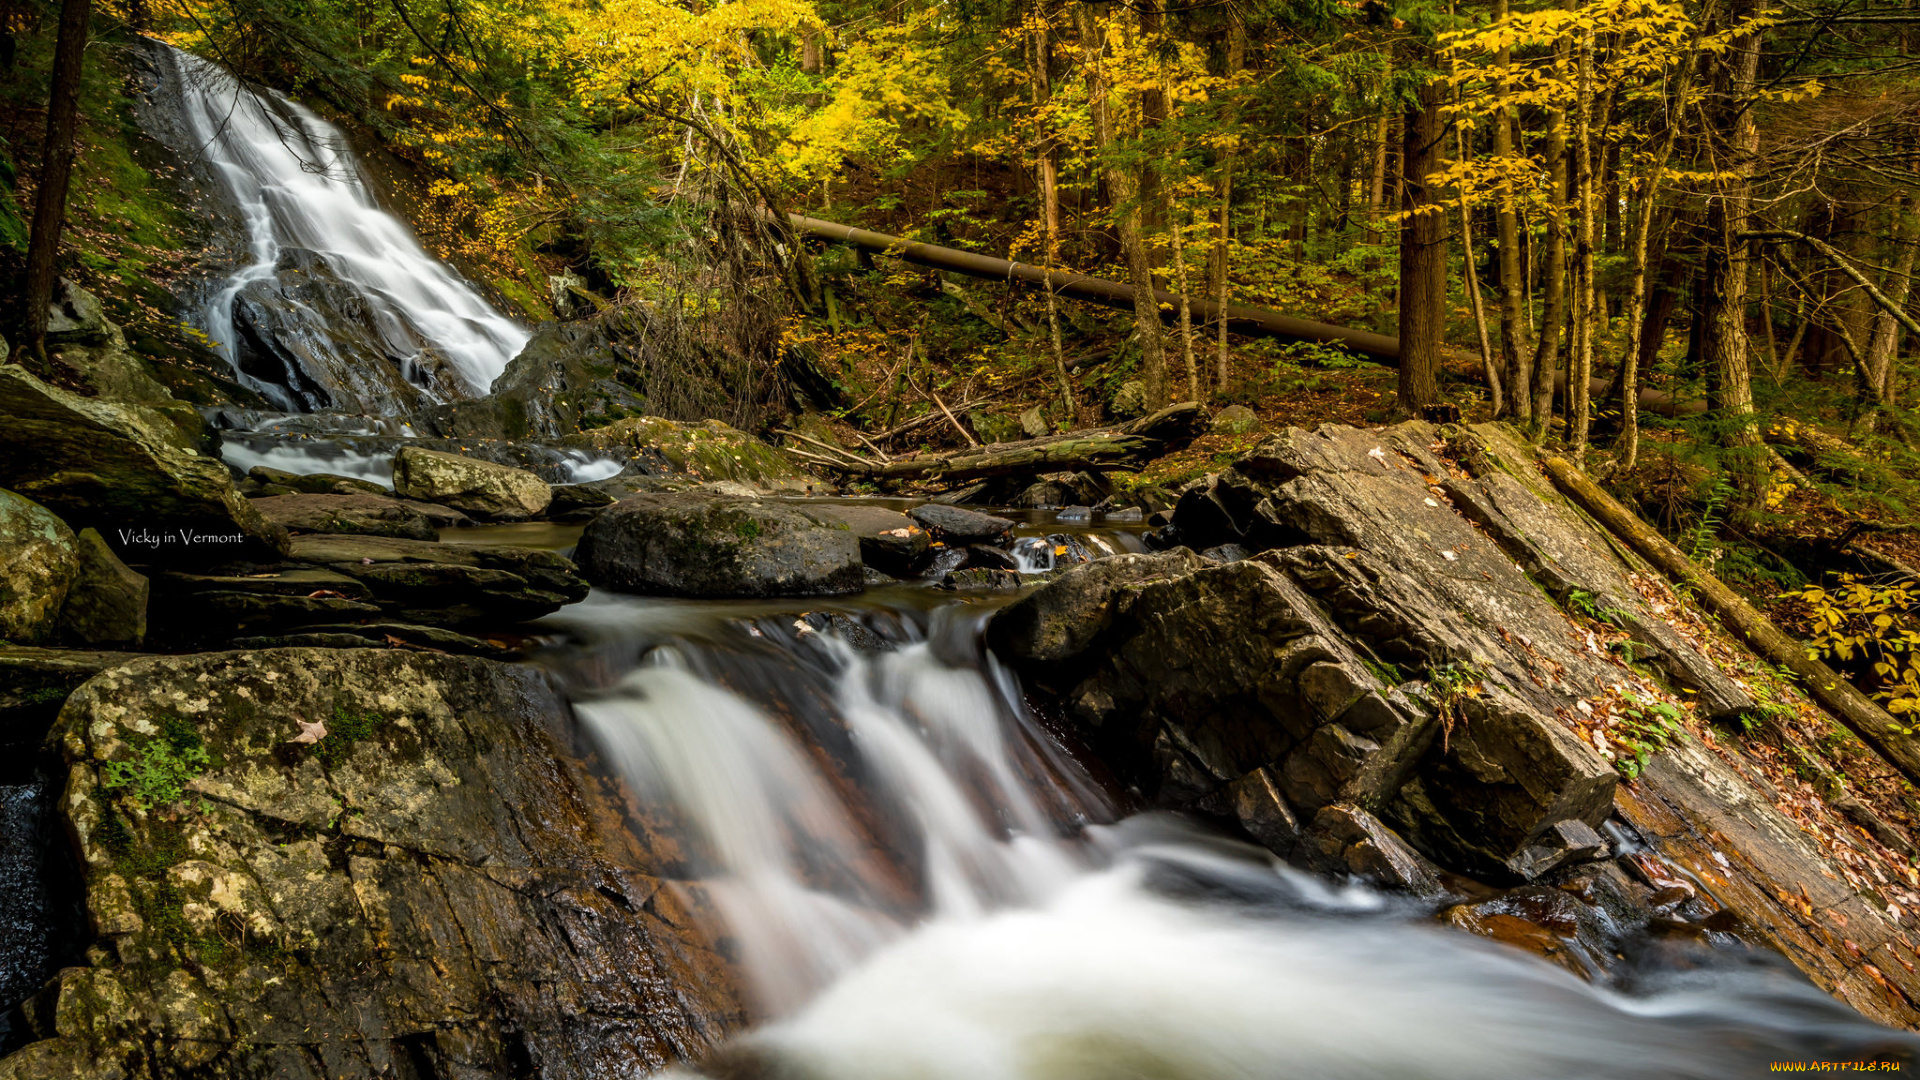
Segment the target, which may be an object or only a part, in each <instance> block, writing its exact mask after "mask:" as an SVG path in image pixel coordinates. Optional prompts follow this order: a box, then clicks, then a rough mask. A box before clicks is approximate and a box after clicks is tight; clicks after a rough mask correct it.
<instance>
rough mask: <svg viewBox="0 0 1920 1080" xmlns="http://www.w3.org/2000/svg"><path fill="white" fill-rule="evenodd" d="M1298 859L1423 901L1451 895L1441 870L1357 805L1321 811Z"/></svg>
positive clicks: (1304, 837)
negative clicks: (1410, 894)
mask: <svg viewBox="0 0 1920 1080" xmlns="http://www.w3.org/2000/svg"><path fill="white" fill-rule="evenodd" d="M1294 860H1295V861H1297V862H1300V863H1302V864H1304V865H1305V866H1307V867H1308V868H1309V869H1312V870H1315V871H1318V872H1320V873H1323V874H1348V875H1351V876H1353V877H1357V878H1360V879H1362V880H1364V881H1369V882H1372V883H1373V884H1376V885H1380V886H1383V887H1385V888H1389V889H1397V890H1399V891H1401V892H1406V893H1412V894H1413V895H1414V896H1418V897H1420V898H1422V899H1427V900H1433V899H1438V898H1440V897H1443V896H1446V895H1448V894H1449V890H1448V888H1447V886H1446V885H1445V883H1444V882H1443V881H1442V878H1441V873H1440V868H1439V867H1436V866H1434V865H1433V864H1432V863H1430V862H1428V861H1427V860H1426V858H1425V857H1423V856H1422V855H1421V854H1420V853H1419V852H1417V851H1415V850H1413V848H1412V847H1411V846H1410V845H1408V844H1407V842H1406V841H1405V840H1402V839H1400V837H1399V835H1398V834H1396V833H1395V832H1394V831H1393V830H1392V829H1389V828H1388V827H1387V826H1386V824H1385V823H1384V822H1382V821H1381V820H1380V819H1379V818H1376V817H1374V816H1373V815H1372V814H1369V813H1367V812H1366V811H1365V810H1362V809H1360V808H1359V807H1357V806H1350V805H1346V804H1335V805H1332V806H1326V807H1322V808H1321V810H1320V812H1319V813H1317V814H1315V815H1314V817H1313V823H1312V824H1311V825H1309V826H1308V827H1307V829H1306V831H1305V832H1304V833H1303V834H1302V836H1301V837H1300V844H1299V846H1298V847H1296V848H1295V849H1294Z"/></svg>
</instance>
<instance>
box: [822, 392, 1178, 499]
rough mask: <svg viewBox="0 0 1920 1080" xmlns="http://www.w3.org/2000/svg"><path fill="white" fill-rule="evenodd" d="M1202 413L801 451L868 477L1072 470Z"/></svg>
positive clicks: (1110, 459) (1153, 445)
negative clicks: (961, 442) (978, 442)
mask: <svg viewBox="0 0 1920 1080" xmlns="http://www.w3.org/2000/svg"><path fill="white" fill-rule="evenodd" d="M1205 415H1206V414H1205V410H1203V409H1201V407H1200V403H1199V402H1197V401H1183V402H1180V403H1179V404H1177V405H1169V406H1167V407H1166V408H1164V409H1161V410H1160V411H1158V412H1155V413H1152V414H1151V415H1148V416H1144V417H1141V418H1140V419H1138V420H1135V421H1133V422H1132V423H1129V424H1122V425H1119V426H1117V427H1106V428H1089V429H1086V430H1082V431H1070V432H1067V433H1066V434H1064V435H1049V436H1046V437H1045V438H1040V439H1022V440H1020V441H1019V442H1005V443H994V444H992V445H991V446H969V447H966V448H964V449H959V450H951V451H940V452H935V453H928V454H915V455H913V456H911V457H895V458H893V459H891V460H889V461H874V460H870V459H865V458H860V457H858V455H855V454H853V453H851V452H850V451H844V450H843V451H841V454H842V455H844V456H845V457H847V458H849V459H850V460H848V461H840V460H838V459H832V458H827V457H823V456H819V455H811V454H806V455H802V456H803V457H804V458H805V459H806V460H807V461H808V462H809V463H810V464H813V465H817V466H819V467H820V468H823V469H828V470H831V471H833V472H837V473H841V474H843V475H847V476H860V477H865V478H868V479H872V480H912V479H918V478H920V477H939V478H940V479H942V480H952V481H965V480H981V479H986V478H987V477H993V476H1013V475H1018V474H1022V473H1043V472H1071V471H1075V470H1079V469H1098V468H1102V467H1105V466H1110V465H1118V464H1120V463H1122V462H1126V461H1133V460H1137V459H1139V458H1143V457H1147V456H1149V455H1151V454H1157V453H1161V452H1164V451H1165V450H1167V449H1169V448H1171V447H1174V446H1178V445H1179V444H1180V443H1181V442H1182V441H1184V440H1185V439H1189V438H1191V437H1192V435H1193V432H1194V430H1195V429H1196V427H1197V426H1198V422H1199V420H1200V418H1202V417H1203V416H1205ZM791 452H792V451H789V453H791Z"/></svg>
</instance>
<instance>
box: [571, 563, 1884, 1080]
mask: <svg viewBox="0 0 1920 1080" xmlns="http://www.w3.org/2000/svg"><path fill="white" fill-rule="evenodd" d="M1046 539H1047V540H1048V541H1049V542H1050V543H1051V541H1053V540H1054V539H1055V538H1053V537H1048V538H1046ZM1032 557H1033V558H1034V559H1035V560H1036V561H1038V560H1039V555H1038V553H1037V552H1036V553H1035V554H1034V555H1033V556H1032ZM917 595H919V596H921V597H922V598H923V599H920V600H914V599H903V598H900V597H895V598H893V599H891V600H880V599H875V598H873V597H869V598H866V599H863V600H860V601H850V602H831V601H823V602H821V604H820V606H818V607H816V608H815V609H814V610H812V611H811V612H806V613H801V612H797V611H796V610H795V604H796V602H786V603H785V604H782V603H780V602H744V601H742V602H724V603H701V602H689V601H651V600H641V599H637V598H619V597H608V596H605V595H596V597H595V598H593V599H591V600H589V601H588V602H587V603H585V604H582V605H580V606H579V607H578V608H575V609H569V610H568V611H566V612H562V613H561V614H559V615H556V616H554V617H552V620H551V621H553V622H554V623H555V624H557V625H558V626H559V627H563V628H565V629H567V630H568V631H570V632H571V634H572V636H573V637H575V638H576V640H578V641H580V642H582V643H583V645H584V648H581V649H565V650H561V651H560V652H558V653H556V655H555V658H554V662H555V664H556V666H557V667H558V668H559V670H560V671H561V673H562V675H563V677H565V678H567V679H569V680H570V681H572V682H573V683H574V684H575V685H576V686H577V687H578V688H579V689H578V690H577V692H576V709H577V712H578V714H579V716H580V718H581V720H582V723H583V725H584V728H585V731H586V733H587V735H588V736H589V738H590V740H591V742H592V743H593V744H595V745H596V746H598V747H599V749H600V751H601V755H602V757H603V759H604V760H605V761H606V762H607V763H608V764H609V765H610V766H611V767H612V768H613V769H614V770H615V771H616V772H617V773H619V774H620V775H621V776H622V777H623V778H624V779H625V780H626V781H627V786H628V789H629V790H630V791H631V793H632V796H633V800H634V802H633V808H634V812H635V814H636V818H637V820H639V821H640V822H641V823H642V824H643V826H644V827H646V828H648V829H650V830H653V829H657V830H661V831H662V832H663V833H664V834H666V835H669V836H673V837H676V838H678V839H679V841H680V848H681V850H684V851H685V852H686V853H687V854H686V856H685V859H684V864H683V865H680V866H677V867H672V868H668V870H667V872H668V874H669V875H670V876H672V877H673V878H675V879H676V880H677V881H678V884H677V885H676V886H675V887H676V888H678V889H680V890H682V891H683V894H684V895H685V898H686V899H687V900H688V901H689V902H688V907H689V908H690V909H691V910H694V911H696V912H705V913H707V917H708V918H709V919H710V920H711V921H710V923H709V925H708V930H709V932H710V933H711V934H712V935H713V937H714V938H715V940H716V941H720V942H723V943H726V945H725V946H723V947H730V948H731V950H732V955H734V956H736V957H737V958H738V961H739V965H740V968H741V969H742V972H743V974H744V976H745V977H746V979H747V981H748V982H749V984H750V990H751V991H752V993H753V996H754V999H755V1004H756V1007H757V1011H758V1013H759V1015H760V1016H761V1017H762V1018H763V1020H764V1023H763V1025H762V1026H761V1027H760V1028H758V1029H757V1030H755V1031H754V1032H752V1033H751V1034H748V1035H746V1036H745V1037H743V1038H739V1039H736V1040H734V1041H733V1042H732V1043H730V1044H728V1045H726V1046H724V1047H723V1048H722V1049H721V1050H720V1051H719V1052H718V1054H717V1055H716V1056H715V1057H714V1058H713V1059H712V1060H711V1061H709V1062H706V1063H704V1064H703V1065H701V1066H700V1070H699V1071H695V1070H694V1069H692V1068H688V1067H682V1068H681V1069H677V1070H673V1071H672V1072H671V1073H670V1075H673V1076H679V1077H689V1078H690V1077H701V1076H739V1077H745V1076H756V1077H758V1076H765V1077H774V1076H794V1077H828V1076H831V1077H835V1078H838V1080H864V1078H869V1077H870V1078H873V1080H883V1078H889V1077H898V1076H915V1077H924V1078H927V1080H948V1078H952V1080H962V1078H965V1080H977V1078H990V1080H1106V1078H1110V1077H1148V1076H1151V1077H1164V1078H1173V1080H1375V1078H1378V1077H1407V1078H1432V1080H1442V1078H1444V1080H1469V1078H1472V1080H1488V1078H1493V1080H1499V1078H1511V1080H1528V1078H1536V1077H1542V1076H1555V1077H1563V1076H1564V1077H1575V1078H1589V1080H1601V1078H1615V1077H1619V1078H1625V1077H1644V1076H1659V1077H1686V1078H1700V1080H1706V1078H1708V1077H1718V1076H1725V1075H1733V1074H1735V1073H1739V1074H1742V1075H1744V1072H1746V1071H1756V1070H1759V1071H1764V1070H1765V1068H1766V1063H1767V1062H1769V1061H1776V1060H1777V1061H1794V1060H1800V1061H1805V1060H1837V1059H1840V1058H1843V1057H1844V1058H1848V1059H1850V1060H1858V1059H1868V1060H1871V1059H1874V1058H1875V1057H1876V1056H1879V1057H1882V1058H1885V1059H1888V1060H1908V1059H1910V1058H1912V1057H1913V1056H1914V1055H1915V1053H1916V1052H1917V1047H1916V1043H1915V1041H1914V1040H1913V1038H1912V1037H1911V1036H1910V1035H1908V1034H1906V1033H1901V1032H1893V1031H1889V1030H1888V1029H1885V1028H1880V1027H1877V1026H1875V1025H1872V1024H1870V1023H1868V1022H1866V1021H1864V1020H1862V1019H1861V1018H1860V1017H1859V1016H1858V1015H1857V1014H1855V1013H1853V1012H1852V1011H1851V1010H1850V1009H1848V1008H1847V1007H1846V1006H1845V1005H1843V1004H1841V1003H1839V1002H1836V1001H1835V1000H1834V999H1832V998H1830V997H1828V996H1827V995H1825V994H1822V993H1821V992H1819V991H1818V990H1817V989H1815V988H1814V987H1813V986H1811V985H1810V984H1808V983H1807V982H1806V981H1805V980H1804V979H1803V978H1801V977H1799V976H1798V974H1797V973H1795V972H1793V971H1792V970H1791V969H1790V968H1789V967H1788V966H1787V965H1786V964H1785V963H1784V962H1783V961H1778V960H1777V958H1776V959H1775V960H1774V961H1773V962H1768V961H1766V960H1764V959H1763V958H1760V957H1757V956H1751V955H1747V954H1738V955H1733V954H1730V955H1729V956H1728V957H1723V958H1719V959H1715V958H1713V957H1709V956H1694V955H1691V954H1690V956H1689V959H1688V960H1687V962H1686V963H1685V964H1681V965H1678V966H1676V965H1674V964H1673V963H1672V962H1671V961H1670V960H1666V959H1661V956H1662V955H1664V954H1659V953H1658V952H1657V951H1656V952H1654V953H1652V954H1650V956H1651V958H1650V959H1649V960H1648V961H1647V962H1646V963H1645V964H1642V965H1639V966H1638V967H1635V966H1634V965H1633V964H1632V963H1631V962H1623V969H1631V974H1630V975H1629V976H1626V977H1625V978H1624V981H1622V982H1620V983H1618V984H1617V985H1616V986H1607V985H1597V984H1590V983H1588V982H1585V981H1582V980H1581V979H1579V978H1578V977H1576V976H1574V975H1572V974H1571V973H1569V972H1568V971H1566V970H1565V969H1562V968H1559V967H1556V966H1554V965H1551V964H1548V963H1545V962H1543V961H1541V960H1539V959H1537V958H1535V957H1530V956H1527V955H1524V954H1522V953H1520V952H1518V951H1516V950H1512V949H1509V948H1506V947H1503V946H1497V945H1494V944H1492V943H1490V942H1487V941H1485V940H1483V939H1480V938H1477V937H1473V936H1471V935H1467V934H1462V933H1458V932H1453V931H1449V930H1445V929H1442V928H1441V927H1440V926H1438V925H1436V924H1435V923H1434V922H1433V921H1431V919H1430V918H1429V917H1428V916H1429V913H1428V912H1427V911H1425V910H1424V909H1422V908H1420V907H1419V906H1417V905H1416V904H1415V903H1414V902H1413V901H1410V900H1406V899H1401V898H1394V897H1388V896H1384V895H1382V894H1379V893H1375V892H1372V891H1370V890H1368V889H1366V888H1363V887H1360V886H1357V885H1345V886H1336V885H1332V884H1329V883H1327V882H1325V881H1322V880H1320V879H1317V878H1314V877H1311V876H1309V875H1306V874H1303V873H1301V872H1298V871H1295V870H1293V869H1291V868H1288V867H1286V866H1283V865H1279V864H1278V863H1277V862H1276V861H1275V860H1273V859H1272V858H1271V857H1270V856H1269V855H1267V854H1266V853H1265V852H1264V851H1257V850H1255V849H1252V848H1249V847H1246V846H1245V845H1242V844H1239V843H1236V842H1232V841H1227V840H1223V839H1219V838H1216V837H1210V836H1208V835H1206V834H1203V833H1201V832H1200V831H1198V830H1196V829H1195V828H1194V827H1192V826H1190V825H1186V824H1183V823H1180V822H1177V821H1174V820H1173V819H1170V818H1166V817H1162V816H1159V815H1151V814H1149V815H1139V816H1134V817H1130V818H1125V819H1122V820H1117V821H1116V820H1115V819H1116V817H1117V816H1118V815H1117V813H1116V811H1115V809H1114V807H1113V805H1112V803H1111V802H1110V800H1109V798H1108V796H1107V795H1105V794H1103V792H1102V791H1101V789H1100V788H1099V787H1098V786H1097V784H1096V783H1095V782H1094V781H1093V780H1092V779H1091V778H1090V776H1089V775H1088V773H1086V772H1084V771H1082V769H1081V768H1080V767H1079V765H1078V764H1077V763H1076V761H1077V759H1076V758H1075V757H1074V756H1073V755H1072V754H1071V753H1070V751H1069V749H1068V748H1067V747H1065V746H1064V745H1062V744H1060V743H1059V742H1057V741H1056V740H1055V739H1054V738H1053V737H1052V736H1051V735H1050V734H1049V733H1048V730H1047V729H1046V727H1045V726H1044V725H1043V724H1041V723H1040V722H1039V721H1038V720H1037V719H1036V718H1035V717H1034V716H1033V715H1032V714H1031V713H1029V711H1028V710H1027V708H1026V706H1025V704H1024V702H1023V698H1022V695H1021V692H1020V688H1019V686H1018V684H1017V681H1016V680H1015V679H1014V678H1013V677H1012V676H1011V675H1010V674H1008V673H1007V672H1006V671H1004V670H1003V669H1002V668H1000V666H999V665H998V664H997V663H996V662H995V661H994V659H993V658H992V656H991V655H990V654H987V653H985V652H984V650H983V649H982V648H981V645H980V643H979V642H980V631H981V629H982V628H983V626H984V623H985V616H984V615H983V614H981V613H980V611H979V609H978V608H976V607H973V606H971V605H966V604H948V605H946V606H937V604H929V603H927V602H926V601H925V600H924V597H925V596H926V595H927V594H926V592H925V591H924V590H922V591H920V592H919V594H917ZM889 605H891V606H889ZM623 672H624V673H623ZM1626 986H1630V987H1631V989H1632V993H1627V992H1623V990H1622V989H1620V988H1619V987H1626Z"/></svg>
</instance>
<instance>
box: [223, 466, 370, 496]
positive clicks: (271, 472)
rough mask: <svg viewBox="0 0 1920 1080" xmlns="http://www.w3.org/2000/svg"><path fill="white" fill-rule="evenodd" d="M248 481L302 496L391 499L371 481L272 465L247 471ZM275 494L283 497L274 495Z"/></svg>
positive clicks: (255, 467)
mask: <svg viewBox="0 0 1920 1080" xmlns="http://www.w3.org/2000/svg"><path fill="white" fill-rule="evenodd" d="M247 479H249V480H252V481H254V482H255V483H257V484H259V485H260V486H261V487H263V488H268V487H274V488H286V489H287V491H288V492H298V493H300V494H303V495H391V494H393V493H392V492H391V491H389V490H388V489H386V488H384V487H381V486H380V485H379V484H376V483H374V482H373V481H371V480H362V479H360V478H359V477H355V476H340V475H338V474H335V473H294V472H288V471H287V470H285V469H276V468H274V467H273V466H271V465H255V466H254V467H253V468H251V469H248V470H247ZM275 494H280V493H279V492H275Z"/></svg>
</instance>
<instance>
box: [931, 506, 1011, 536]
mask: <svg viewBox="0 0 1920 1080" xmlns="http://www.w3.org/2000/svg"><path fill="white" fill-rule="evenodd" d="M907 516H909V517H911V518H913V519H914V520H915V521H918V522H919V523H920V524H921V525H923V526H925V527H926V528H927V530H928V531H929V532H931V533H933V535H934V537H935V538H936V539H938V540H942V541H944V542H946V543H948V544H957V545H965V544H984V543H991V542H992V541H995V540H998V539H1000V538H1001V537H1002V536H1005V535H1006V534H1007V533H1009V532H1012V531H1013V522H1011V521H1008V520H1007V519H1006V518H1003V517H995V516H993V515H992V514H982V513H979V512H978V511H974V510H962V509H961V508H959V507H957V506H943V505H941V504H939V503H927V504H925V505H923V506H916V507H914V508H913V509H911V510H909V511H907Z"/></svg>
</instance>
